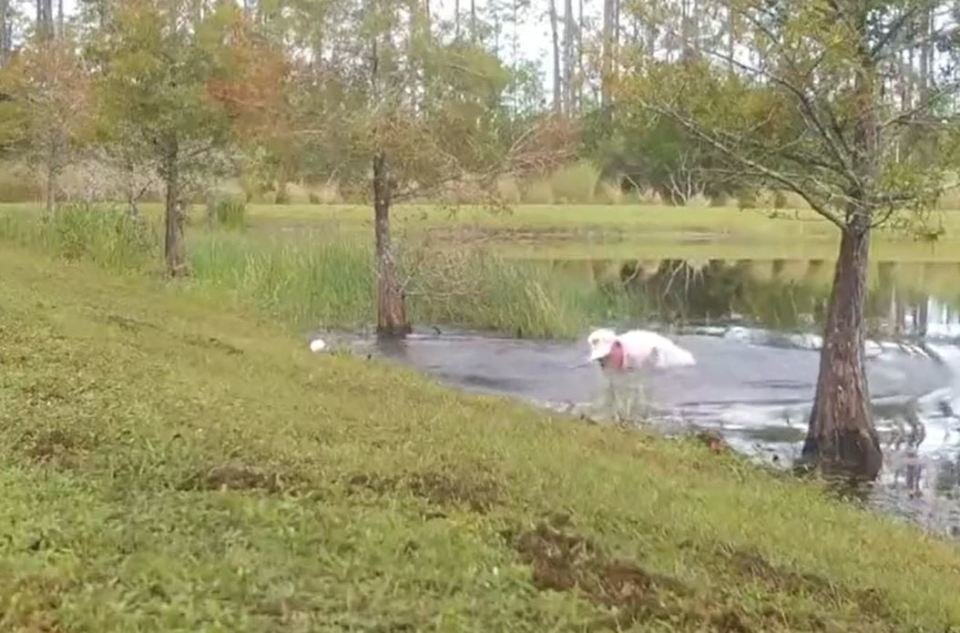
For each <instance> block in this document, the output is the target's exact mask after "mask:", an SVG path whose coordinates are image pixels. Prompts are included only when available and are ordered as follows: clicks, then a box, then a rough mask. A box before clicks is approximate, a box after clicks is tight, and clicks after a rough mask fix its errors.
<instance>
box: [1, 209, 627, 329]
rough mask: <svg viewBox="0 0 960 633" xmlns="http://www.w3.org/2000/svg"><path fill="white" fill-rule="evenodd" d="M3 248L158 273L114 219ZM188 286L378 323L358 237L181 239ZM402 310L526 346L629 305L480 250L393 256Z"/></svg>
mask: <svg viewBox="0 0 960 633" xmlns="http://www.w3.org/2000/svg"><path fill="white" fill-rule="evenodd" d="M0 238H2V239H5V240H7V241H10V242H13V243H17V244H20V245H24V246H28V247H31V248H33V249H35V250H41V251H43V252H46V253H48V254H50V255H52V256H54V257H56V258H59V259H65V260H68V261H78V260H86V261H91V262H94V263H96V264H98V265H100V266H102V267H104V268H107V269H110V270H113V271H119V272H140V273H143V272H152V271H155V270H156V269H157V268H158V267H159V260H160V252H161V247H160V241H159V236H158V231H157V227H156V226H155V225H154V224H151V223H150V222H149V221H147V220H135V219H133V218H131V217H130V216H129V215H127V214H126V213H123V212H121V211H117V210H112V209H88V208H76V209H64V210H62V211H61V212H60V213H58V214H57V215H56V216H55V217H54V218H52V219H50V220H39V219H38V218H37V216H36V215H35V214H29V213H27V212H16V213H15V212H7V213H5V214H3V215H2V216H0ZM188 245H189V261H190V270H191V277H190V281H189V285H191V286H193V287H195V288H197V289H198V290H201V291H202V290H204V289H206V290H209V291H210V292H211V293H215V294H217V295H218V296H223V295H224V294H227V295H229V296H232V297H234V298H235V299H237V300H239V301H240V302H241V303H242V304H244V305H248V306H252V307H254V308H256V309H257V310H259V311H260V312H261V313H263V314H266V315H268V316H270V317H271V318H274V319H277V320H278V321H280V322H282V323H285V324H287V325H289V326H291V327H293V328H296V329H297V330H303V329H311V328H352V329H355V328H362V327H364V326H367V325H369V324H371V322H372V321H373V320H374V316H375V313H374V300H375V296H374V288H375V283H374V282H375V273H374V270H373V266H372V263H373V259H374V258H373V253H372V249H371V248H370V246H369V245H368V243H367V242H365V241H362V240H360V239H358V238H351V237H343V236H337V235H332V236H328V237H325V238H320V237H318V238H311V239H296V238H294V239H289V238H288V239H283V238H270V237H264V236H255V235H248V234H243V233H238V232H235V231H228V230H195V231H192V232H191V233H190V235H189V236H188ZM400 261H401V269H402V270H401V272H402V275H403V277H404V278H405V279H407V280H408V281H407V293H408V296H409V307H410V312H411V317H412V319H413V321H414V322H415V323H417V324H419V325H437V326H443V327H448V326H453V327H462V328H470V329H478V330H487V331H494V332H500V333H505V334H510V335H514V336H523V337H531V338H546V337H575V336H579V335H580V333H581V332H582V330H583V328H584V327H587V325H589V324H590V323H592V322H598V321H601V320H603V319H605V318H607V317H609V316H611V315H614V314H618V312H617V311H618V310H620V309H622V308H623V307H624V305H626V303H625V302H626V301H627V297H626V296H625V295H624V296H619V295H618V293H617V292H616V291H613V292H611V290H610V289H609V288H607V289H599V288H597V287H596V286H594V285H591V284H571V283H570V282H569V281H568V280H567V279H565V278H564V277H562V276H558V275H556V274H554V271H553V270H552V269H551V267H550V265H544V264H539V263H523V262H518V261H510V260H505V259H503V258H501V257H499V256H497V255H495V254H492V253H488V252H486V251H485V250H484V249H482V248H449V247H447V248H439V249H438V248H435V247H433V246H430V245H427V244H424V243H419V242H416V241H415V240H412V241H411V242H410V243H409V244H408V245H407V246H406V247H405V249H404V250H401V252H400Z"/></svg>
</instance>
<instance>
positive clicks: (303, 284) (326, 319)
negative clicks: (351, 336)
mask: <svg viewBox="0 0 960 633" xmlns="http://www.w3.org/2000/svg"><path fill="white" fill-rule="evenodd" d="M372 261H373V257H372V254H371V251H370V249H369V247H367V246H366V245H364V244H351V243H344V242H338V241H333V240H330V241H321V242H317V243H313V242H311V243H301V242H280V241H266V240H263V239H260V240H255V239H251V238H246V237H243V236H238V235H227V234H223V233H212V234H210V235H208V236H205V237H202V238H200V239H198V240H197V241H196V243H195V244H194V246H193V247H192V248H191V251H190V265H191V270H192V272H193V277H194V279H195V281H197V282H199V283H201V284H202V283H209V284H212V285H214V286H216V287H219V288H222V289H226V290H229V291H231V292H234V293H235V294H236V295H237V296H238V297H239V298H240V299H242V300H246V301H250V302H252V303H254V304H255V305H256V306H257V307H258V308H260V309H261V310H263V311H265V312H266V313H267V314H270V315H271V316H274V317H276V318H278V319H280V320H282V321H284V322H287V323H290V324H292V325H295V326H297V327H316V326H318V325H323V326H326V327H355V326H359V325H362V324H365V323H368V322H369V321H370V319H371V315H372V314H373V286H374V284H373V271H372V269H371V262H372Z"/></svg>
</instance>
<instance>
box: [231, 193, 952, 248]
mask: <svg viewBox="0 0 960 633" xmlns="http://www.w3.org/2000/svg"><path fill="white" fill-rule="evenodd" d="M776 213H777V217H775V218H773V217H771V215H770V212H767V211H763V210H756V209H753V210H751V209H744V210H741V209H736V208H729V207H724V208H678V207H664V206H637V205H634V206H630V205H617V206H613V205H592V206H591V205H520V206H516V207H514V208H512V209H510V210H509V211H508V212H506V213H491V212H490V211H488V210H484V209H478V208H475V207H461V208H459V209H457V210H454V209H452V208H447V207H430V206H416V205H403V206H398V207H397V208H396V209H395V210H394V214H393V218H394V227H395V230H396V231H398V232H400V233H403V232H411V233H413V234H421V233H425V232H430V233H431V236H432V238H433V240H434V242H435V243H436V244H444V243H446V244H450V243H454V244H461V243H466V244H471V243H472V244H489V245H492V246H494V247H495V248H497V250H498V251H499V252H501V253H502V254H504V255H507V256H513V257H523V258H537V259H598V258H599V259H636V258H640V259H659V258H667V257H671V258H688V259H740V258H743V257H750V258H755V259H819V258H823V259H829V260H832V259H833V258H834V257H836V250H837V245H838V243H839V238H838V233H837V229H836V228H835V227H834V226H833V225H831V224H829V223H828V222H826V221H825V220H823V219H822V218H820V217H819V216H817V215H816V214H814V213H813V212H811V211H796V212H794V211H778V212H776ZM249 217H250V224H251V226H252V227H253V228H254V230H258V231H263V232H266V233H277V232H282V234H285V235H287V236H291V237H292V236H296V235H298V234H302V233H303V232H304V231H308V230H311V229H312V230H314V231H320V232H341V233H347V234H351V235H353V234H363V233H372V231H373V228H372V227H373V224H372V212H371V210H370V209H369V208H367V207H362V206H355V205H354V206H351V205H328V206H320V205H300V206H298V205H251V206H250V216H249ZM924 226H928V227H932V228H933V229H938V228H940V227H941V226H942V228H943V230H944V231H945V233H944V234H943V235H941V236H940V237H939V238H938V239H937V240H936V241H927V240H925V239H922V238H919V237H918V236H915V235H914V230H916V231H920V230H921V226H920V225H917V226H915V227H914V228H913V229H911V230H908V229H906V228H894V227H890V228H888V229H885V230H883V231H879V232H878V233H877V234H876V237H875V240H874V245H873V256H874V257H875V258H876V259H878V260H891V261H898V262H942V261H960V212H954V211H948V212H937V213H935V214H933V215H931V217H929V218H927V219H926V223H925V225H924Z"/></svg>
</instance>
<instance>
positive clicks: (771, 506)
mask: <svg viewBox="0 0 960 633" xmlns="http://www.w3.org/2000/svg"><path fill="white" fill-rule="evenodd" d="M0 297H2V304H0V365H2V373H0V536H2V538H0V551H2V557H0V630H3V631H12V632H21V633H24V632H27V631H29V632H31V633H34V632H38V631H47V632H58V633H65V632H71V633H74V632H81V631H84V632H86V631H89V632H96V633H105V632H109V631H124V632H130V631H164V632H172V631H224V632H226V631H229V632H232V633H237V632H243V631H335V630H354V631H374V630H376V631H388V630H389V631H400V630H407V631H409V630H428V629H429V630H443V631H484V632H486V631H507V630H510V631H538V632H539V631H546V630H563V631H568V630H570V631H572V630H588V629H589V630H603V629H612V628H616V627H618V626H619V627H620V628H622V629H630V628H633V629H634V630H645V631H656V630H662V631H703V630H708V631H709V630H715V631H801V630H823V631H864V632H865V631H871V632H874V631H898V632H900V631H921V630H922V631H943V630H944V628H945V627H946V626H948V625H950V624H956V623H958V622H960V602H958V601H957V600H956V596H957V594H958V591H960V552H958V550H957V549H956V548H955V547H954V546H952V545H949V544H946V543H942V542H939V541H936V540H933V539H930V538H927V537H925V536H922V535H921V534H919V533H918V532H917V531H915V530H913V529H911V528H909V527H907V526H903V525H899V524H895V523H893V522H892V521H886V520H883V519H879V518H875V517H872V516H869V515H867V514H864V513H861V512H858V511H856V510H854V509H851V508H849V507H846V506H843V505H840V504H839V503H834V502H829V501H826V500H824V498H823V496H822V495H821V494H820V492H818V491H817V490H816V489H815V488H814V487H812V486H802V485H798V484H795V483H791V482H789V481H786V480H783V479H779V478H776V477H774V476H772V475H767V474H764V473H761V472H759V471H757V470H756V469H754V468H752V467H749V466H747V465H744V464H743V463H742V462H741V461H740V460H738V459H736V458H735V457H733V456H730V455H726V454H720V455H715V454H713V453H711V452H710V451H709V450H708V449H707V448H706V447H703V446H700V445H699V444H694V443H686V442H675V441H666V440H661V439H656V438H653V437H650V436H648V435H645V434H641V433H636V432H627V431H618V430H613V429H607V428H600V427H592V426H587V425H582V424H579V423H574V422H571V421H568V420H565V419H562V418H557V417H552V416H550V415H547V414H545V413H542V412H538V411H534V410H531V409H529V408H526V407H523V406H520V405H516V404H511V403H508V402H504V401H502V400H499V399H494V398H483V397H474V396H466V395H461V394H457V393H454V392H452V391H449V390H446V389H442V388H440V387H438V386H435V385H432V384H430V383H428V382H427V381H425V380H423V379H421V378H420V377H418V376H416V375H414V374H413V373H411V372H408V371H403V370H400V369H398V368H394V367H389V366H386V365H382V364H380V363H376V362H370V361H364V360H362V359H355V358H347V357H337V356H311V355H309V354H308V353H307V352H305V351H303V349H304V347H305V346H304V345H303V343H302V342H300V341H295V340H292V339H290V338H288V337H286V336H285V335H283V334H282V333H281V332H279V331H278V330H276V329H275V328H274V327H273V326H271V325H269V324H265V323H257V322H255V321H253V320H251V319H247V318H245V317H243V316H241V315H235V314H230V313H227V312H224V311H223V309H222V306H219V305H217V303H216V302H215V301H211V300H209V299H204V298H203V297H200V296H197V295H196V294H195V293H191V292H186V291H180V290H175V289H170V288H167V287H164V286H162V285H160V284H159V283H151V282H149V281H145V280H144V279H142V278H140V279H137V278H125V279H121V278H118V277H111V276H109V275H107V274H105V273H103V272H101V271H98V270H95V269H93V268H91V267H87V266H79V265H78V266H64V265H61V264H54V263H51V262H50V261H49V260H47V259H45V258H40V257H37V256H34V255H27V254H24V253H22V252H19V251H16V250H12V249H6V250H4V251H3V252H2V253H0Z"/></svg>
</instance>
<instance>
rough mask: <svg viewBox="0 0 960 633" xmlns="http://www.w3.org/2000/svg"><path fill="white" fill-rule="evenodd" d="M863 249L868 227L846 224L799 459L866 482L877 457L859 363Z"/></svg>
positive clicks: (867, 242)
mask: <svg viewBox="0 0 960 633" xmlns="http://www.w3.org/2000/svg"><path fill="white" fill-rule="evenodd" d="M856 224H861V226H857V225H856ZM869 250H870V228H869V225H868V224H865V223H851V224H850V225H848V226H847V227H846V229H845V230H844V231H843V234H842V237H841V240H840V255H839V258H838V259H837V266H836V271H835V273H834V278H833V289H832V291H831V294H830V305H829V308H828V310H827V323H826V329H825V332H824V337H823V350H822V351H821V354H820V375H819V377H818V379H817V391H816V396H815V398H814V404H813V410H812V411H811V413H810V425H809V428H808V431H807V439H806V442H805V443H804V447H803V460H804V461H805V462H807V463H810V464H813V465H818V466H820V469H821V471H822V472H823V473H824V474H843V475H848V476H854V477H857V478H864V479H868V480H872V479H875V478H876V476H877V474H878V473H879V472H880V467H881V465H882V463H883V456H882V453H881V451H880V442H879V439H878V437H877V432H876V430H875V429H874V427H873V420H872V415H871V413H870V408H869V406H870V396H869V391H868V388H867V380H866V373H865V370H864V362H863V339H864V334H863V311H864V305H865V302H866V292H867V268H868V257H869Z"/></svg>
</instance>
